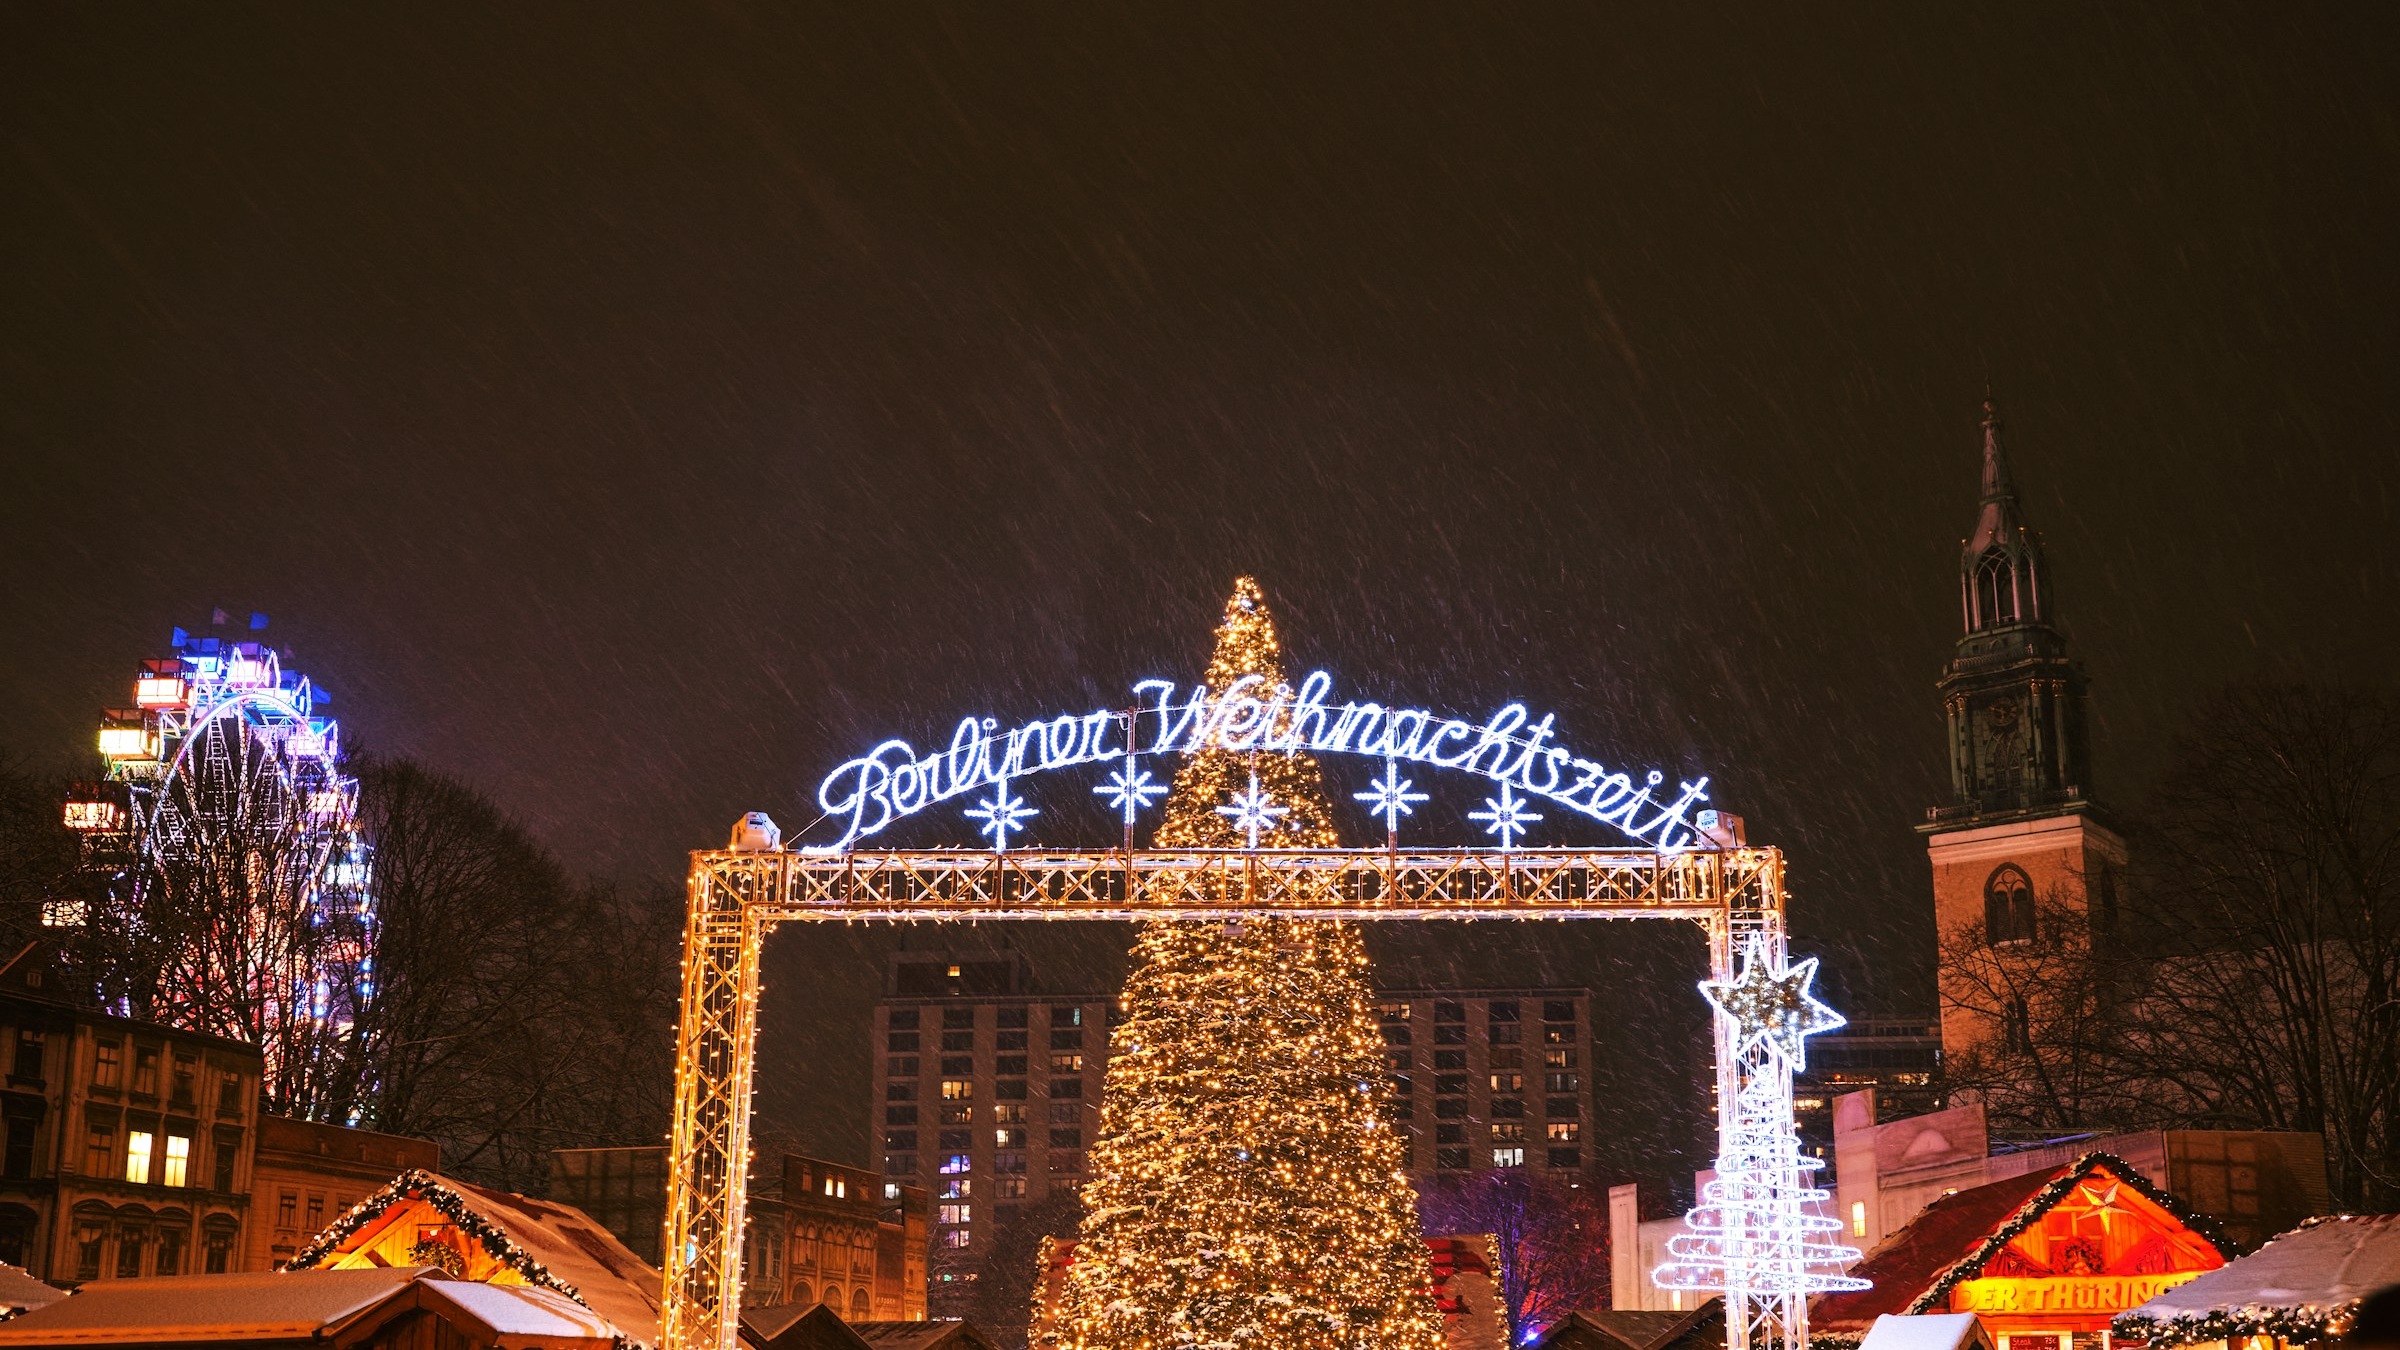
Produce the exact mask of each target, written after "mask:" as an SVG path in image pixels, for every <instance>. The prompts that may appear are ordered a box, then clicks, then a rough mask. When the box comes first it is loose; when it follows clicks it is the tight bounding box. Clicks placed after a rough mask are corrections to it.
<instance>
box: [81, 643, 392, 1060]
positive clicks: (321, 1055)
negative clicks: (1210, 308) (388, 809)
mask: <svg viewBox="0 0 2400 1350" xmlns="http://www.w3.org/2000/svg"><path fill="white" fill-rule="evenodd" d="M252 624H253V627H254V628H258V627H263V626H264V617H263V616H254V617H253V620H252ZM172 650H173V652H174V655H171V656H166V657H162V658H158V659H153V660H146V661H144V662H142V664H141V668H140V670H139V671H138V672H136V674H135V677H134V681H133V703H134V706H132V707H130V708H119V709H111V710H109V711H108V712H106V713H104V714H103V717H102V721H101V725H100V733H99V749H100V754H101V756H102V758H103V760H104V761H105V762H106V764H107V781H106V782H105V783H103V784H101V785H98V786H97V788H96V789H95V790H93V791H88V792H78V793H77V794H75V797H74V799H72V800H70V801H69V802H68V803H67V806H66V824H67V825H68V826H69V827H70V828H73V829H75V830H77V831H79V832H81V834H82V836H83V839H84V849H83V854H84V859H85V864H86V867H87V870H89V871H95V872H99V873H101V874H102V876H103V881H104V884H103V885H101V886H100V887H98V888H97V892H98V893H99V894H100V895H102V896H103V897H104V898H103V899H101V900H100V901H99V903H100V904H101V905H103V906H104V907H105V908H106V909H107V910H108V911H110V912H107V913H103V914H93V913H90V912H87V911H85V910H84V909H83V908H82V906H81V905H80V904H76V905H70V906H66V907H62V908H61V910H60V911H58V912H55V913H53V914H50V915H48V916H46V917H47V918H48V920H49V921H50V922H53V923H57V924H62V925H92V924H106V925H107V926H108V928H109V930H110V931H111V932H112V933H115V934H120V935H126V936H127V939H128V944H127V949H128V950H136V951H138V952H139V953H140V954H141V955H140V958H139V959H138V960H134V961H131V962H129V963H128V964H129V965H130V966H133V967H136V968H137V970H136V973H135V975H134V976H133V977H132V983H133V984H135V985H136V986H138V988H137V996H138V997H139V999H140V1001H142V1002H144V1003H147V1004H148V1005H149V1007H148V1009H147V1011H148V1015H150V1016H153V1017H156V1018H159V1019H160V1020H164V1021H168V1022H172V1023H175V1024H178V1025H183V1026H187V1027H189V1028H191V1029H193V1030H201V1031H208V1032H211V1033H214V1034H217V1035H224V1036H230V1037H233V1038H235V1039H241V1040H248V1041H252V1042H254V1043H256V1044H258V1045H259V1046H260V1047H261V1049H262V1050H263V1051H264V1052H265V1053H266V1056H267V1059H268V1081H269V1085H270V1090H271V1091H272V1092H273V1093H274V1095H275V1096H276V1097H277V1098H278V1099H279V1100H280V1101H282V1102H284V1103H285V1104H286V1105H287V1107H297V1106H302V1105H304V1104H305V1103H306V1102H308V1101H309V1100H311V1099H314V1098H316V1097H318V1096H319V1095H320V1094H321V1091H322V1085H321V1084H319V1083H317V1082H315V1081H313V1080H316V1079H318V1078H320V1077H321V1076H323V1074H324V1072H325V1068H324V1061H325V1060H326V1059H327V1055H326V1054H325V1052H326V1051H327V1050H328V1049H335V1048H338V1046H339V1044H340V1043H341V1042H344V1041H346V1040H347V1039H348V1038H349V1036H350V1033H351V1030H352V1028H353V1026H354V1024H355V1021H356V1017H357V1014H358V1011H359V1009H360V1008H361V1007H362V1006H363V1005H364V1003H365V1001H366V1000H367V999H368V998H369V997H370V996H371V995H372V992H373V978H374V970H373V943H374V936H375V910H374V901H373V887H372V881H373V874H372V868H371V865H370V853H369V849H368V845H367V842H366V839H365V837H364V836H363V834H362V833H361V831H360V828H359V820H358V782H357V780H356V779H355V778H353V777H351V776H350V775H348V774H346V773H344V772H343V770H342V768H341V743H340V728H339V726H338V725H337V724H336V723H335V722H334V721H333V720H332V719H330V718H327V717H324V716H322V715H320V713H319V711H318V710H319V708H320V706H321V705H322V704H324V703H326V702H327V701H329V699H328V695H327V694H326V693H325V691H323V690H322V689H319V688H317V687H315V686H314V685H313V684H312V683H311V682H310V680H309V679H308V678H307V677H306V676H305V675H302V674H299V673H298V672H297V671H293V670H290V669H287V668H285V666H284V664H283V659H282V656H281V654H280V653H278V652H277V651H276V650H275V649H274V648H273V647H270V646H268V645H266V644H265V643H263V642H256V641H227V640H225V639H221V638H217V637H207V636H203V637H193V636H191V635H189V634H187V633H185V632H184V630H182V629H180V628H178V629H176V630H175V633H174V637H173V639H172Z"/></svg>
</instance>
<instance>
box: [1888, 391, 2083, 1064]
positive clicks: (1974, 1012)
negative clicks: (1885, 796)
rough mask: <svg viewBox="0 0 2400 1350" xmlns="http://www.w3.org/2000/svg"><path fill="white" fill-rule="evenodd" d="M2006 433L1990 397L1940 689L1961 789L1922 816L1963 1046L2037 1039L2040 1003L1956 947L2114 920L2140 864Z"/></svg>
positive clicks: (1951, 1002) (1947, 982)
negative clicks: (2095, 782)
mask: <svg viewBox="0 0 2400 1350" xmlns="http://www.w3.org/2000/svg"><path fill="white" fill-rule="evenodd" d="M2000 430H2001V428H2000V416H1999V413H1998V412H1997V411H1996V410H1995V409H1994V408H1993V406H1992V404H1991V403H1990V402H1988V401H1987V402H1986V403H1985V404H1984V408H1983V482H1982V495H1981V500H1980V502H1979V503H1978V506H1977V513H1976V517H1975V527H1974V529H1973V531H1972V532H1971V533H1969V535H1968V536H1967V538H1966V539H1965V541H1964V542H1963V544H1962V546H1961V548H1960V552H1959V575H1958V600H1959V622H1960V626H1961V630H1962V631H1961V634H1960V636H1959V639H1958V643H1957V645H1956V647H1955V649H1954V650H1953V651H1952V653H1951V657H1950V661H1949V664H1948V665H1946V666H1945V667H1944V668H1943V670H1942V677H1941V680H1940V682H1939V683H1938V685H1937V686H1936V687H1937V688H1938V689H1939V691H1940V693H1941V698H1942V706H1943V709H1944V712H1945V715H1946V718H1947V726H1948V745H1949V761H1950V789H1951V799H1950V800H1949V801H1948V802H1947V803H1945V804H1943V805H1939V806H1935V807H1931V808H1929V809H1928V810H1927V811H1926V813H1925V817H1926V818H1925V823H1924V824H1922V825H1920V826H1918V827H1917V828H1918V832H1919V833H1921V834H1923V835H1924V836H1925V844H1926V850H1927V852H1928V854H1929V855H1930V857H1931V860H1932V863H1933V894H1934V915H1935V920H1936V923H1937V925H1938V928H1939V931H1940V934H1941V936H1942V939H1943V942H1944V944H1945V945H1944V951H1945V957H1944V961H1943V964H1942V969H1941V981H1942V991H1941V992H1942V1040H1943V1045H1944V1048H1945V1049H1946V1050H1947V1051H1948V1053H1949V1054H1950V1055H1951V1056H1952V1057H1954V1058H1955V1057H1957V1056H1959V1055H1961V1054H1966V1053H1970V1052H1972V1051H1973V1050H1974V1049H1975V1048H1976V1047H1978V1046H1979V1045H1982V1044H1983V1043H1985V1042H1987V1041H1990V1040H1992V1039H1994V1038H1998V1039H2000V1040H2001V1041H2002V1042H2004V1043H2005V1042H2007V1041H2009V1040H2010V1038H2012V1037H2022V1036H2024V1035H2026V1034H2027V1031H2026V1028H2028V1027H2029V1026H2030V1025H2031V1023H2032V1022H2033V1020H2034V1018H2035V1010H2033V1009H2029V1008H2027V1007H2025V1006H2023V1000H2022V999H2021V998H2014V997H2011V998H2003V999H2001V1000H1999V1004H1998V1005H1995V1003H1994V1000H1993V998H1991V997H1990V996H1989V991H1988V990H1985V989H1981V988H1979V987H1975V986H1974V985H1973V982H1972V980H1971V978H1970V977H1969V976H1968V975H1967V974H1966V972H1965V971H1964V970H1963V969H1962V968H1960V967H1959V965H1958V964H1957V963H1956V962H1954V961H1953V960H1951V959H1950V956H1949V952H1950V950H1951V944H1952V943H1954V942H1957V941H1960V940H1965V939H1968V938H1974V939H1978V940H1980V942H1981V943H1982V945H1983V946H1984V947H1985V948H1987V949H1988V950H1989V951H1991V952H1993V953H1995V954H1997V955H1998V956H1999V957H2000V958H2002V959H2005V957H2006V955H2007V953H2008V952H2009V951H2010V949H2012V948H2018V947H2027V948H2030V947H2031V946H2032V945H2033V944H2035V943H2037V942H2039V941H2040V940H2041V937H2042V935H2041V933H2040V932H2039V928H2040V925H2041V924H2043V923H2045V922H2050V921H2051V919H2054V918H2057V917H2058V916H2060V915H2065V916H2068V918H2067V920H2066V921H2068V922H2075V923H2081V924H2087V925H2089V926H2090V927H2091V928H2092V929H2093V930H2094V931H2096V932H2105V931H2106V930H2108V929H2109V928H2110V927H2112V926H2113V924H2114V922H2115V910H2116V893H2117V892H2116V887H2117V879H2118V876H2119V875H2120V874H2121V873H2122V871H2123V869H2124V867H2125V861H2126V855H2125V842H2124V840H2123V839H2122V838H2121V837H2120V836H2119V835H2118V834H2117V833H2116V831H2115V830H2114V829H2112V828H2110V826H2109V825H2108V824H2107V823H2106V821H2105V820H2104V819H2103V818H2102V815H2101V813H2100V810H2099V808H2098V807H2097V806H2096V805H2095V804H2094V803H2093V801H2092V800H2091V797H2090V785H2091V758H2090V754H2089V750H2088V742H2087V738H2086V735H2085V730H2084V677H2083V671H2082V668H2081V667H2079V666H2078V665H2077V664H2076V663H2075V662H2074V660H2073V659H2071V658H2070V657H2069V655H2068V652H2067V641H2066V638H2065V636H2064V635H2063V634H2062V633H2061V632H2060V630H2059V628H2058V624H2057V615H2056V610H2055V600H2054V596H2053V594H2052V579H2051V572H2050V568H2049V563H2048V560H2047V559H2046V558H2045V556H2044V554H2043V551H2042V543H2041V537H2040V536H2039V535H2037V534H2035V533H2034V532H2033V530H2032V528H2031V527H2030V526H2028V525H2027V524H2026V523H2025V520H2024V513H2023V510H2022V508H2021V507H2020V506H2019V504H2018V501H2017V494H2016V487H2015V485H2014V483H2013V482H2012V481H2011V479H2010V477H2009V472H2008V462H2007V457H2006V455H2005V453H2004V451H2003V448H2002V445H2001V436H2000ZM2045 913H2047V914H2049V915H2050V916H2051V918H2044V917H2043V915H2044V914H2045Z"/></svg>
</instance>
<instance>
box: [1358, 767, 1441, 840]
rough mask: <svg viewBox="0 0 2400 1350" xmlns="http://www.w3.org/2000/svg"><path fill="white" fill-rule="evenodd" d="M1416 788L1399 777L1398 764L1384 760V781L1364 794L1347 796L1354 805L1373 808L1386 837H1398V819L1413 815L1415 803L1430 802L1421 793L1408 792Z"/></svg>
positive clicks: (1412, 780)
mask: <svg viewBox="0 0 2400 1350" xmlns="http://www.w3.org/2000/svg"><path fill="white" fill-rule="evenodd" d="M1415 786H1416V782H1415V780H1414V779H1408V778H1402V777H1401V776H1400V761H1398V760H1395V759H1387V760H1385V761H1384V762H1383V777H1381V778H1378V779H1376V780H1375V783H1374V786H1373V787H1371V788H1369V789H1368V790H1367V791H1365V792H1353V793H1351V794H1350V796H1351V799H1352V800H1354V801H1362V802H1366V803H1368V804H1369V805H1370V806H1372V807H1373V808H1374V810H1375V814H1376V815H1379V816H1381V817H1383V828H1384V830H1385V831H1386V832H1387V833H1391V834H1398V833H1400V817H1402V816H1413V815H1415V814H1416V813H1417V808H1416V806H1415V803H1417V802H1422V801H1431V800H1432V798H1430V797H1428V796H1426V795H1425V794H1424V793H1422V792H1411V791H1409V789H1410V788H1412V787H1415Z"/></svg>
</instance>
